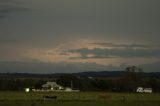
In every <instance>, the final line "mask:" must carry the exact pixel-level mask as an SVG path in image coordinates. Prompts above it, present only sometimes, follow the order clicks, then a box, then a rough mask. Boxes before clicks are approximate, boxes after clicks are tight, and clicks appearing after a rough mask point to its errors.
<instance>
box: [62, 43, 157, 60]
mask: <svg viewBox="0 0 160 106" xmlns="http://www.w3.org/2000/svg"><path fill="white" fill-rule="evenodd" d="M91 44H92V45H99V46H98V47H95V48H92V49H90V48H80V49H70V50H67V51H64V53H62V55H63V54H67V53H70V55H71V56H72V54H75V53H79V54H80V56H79V57H70V59H93V58H99V59H103V58H132V57H139V58H141V57H143V58H148V57H160V49H159V48H156V47H152V46H149V45H142V44H131V45H128V44H114V43H91ZM104 46H105V47H106V48H104ZM107 47H109V48H107Z"/></svg>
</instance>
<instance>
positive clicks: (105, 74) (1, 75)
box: [0, 71, 160, 78]
mask: <svg viewBox="0 0 160 106" xmlns="http://www.w3.org/2000/svg"><path fill="white" fill-rule="evenodd" d="M123 73H124V71H97V72H94V71H90V72H79V73H68V74H67V73H55V74H32V73H0V78H57V77H60V76H62V75H75V76H78V77H94V78H96V77H108V78H112V77H119V76H121V75H122V74H123ZM143 74H144V75H145V76H148V77H160V72H150V73H146V72H144V73H143Z"/></svg>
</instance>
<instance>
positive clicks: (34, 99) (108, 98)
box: [0, 92, 160, 106]
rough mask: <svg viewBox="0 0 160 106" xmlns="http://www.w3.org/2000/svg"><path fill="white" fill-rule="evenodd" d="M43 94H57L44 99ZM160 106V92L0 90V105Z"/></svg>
mask: <svg viewBox="0 0 160 106" xmlns="http://www.w3.org/2000/svg"><path fill="white" fill-rule="evenodd" d="M43 96H57V99H51V100H48V99H44V98H43ZM53 105H54V106H75V105H76V106H106V105H108V106H151V105H152V106H160V94H159V93H152V94H145V93H139V94H138V93H110V92H74V93H70V92H36V93H35V92H29V93H25V92H0V106H53Z"/></svg>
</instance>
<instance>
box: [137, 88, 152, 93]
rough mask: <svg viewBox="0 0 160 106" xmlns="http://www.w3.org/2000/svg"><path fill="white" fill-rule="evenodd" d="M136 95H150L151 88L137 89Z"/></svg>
mask: <svg viewBox="0 0 160 106" xmlns="http://www.w3.org/2000/svg"><path fill="white" fill-rule="evenodd" d="M137 92H138V93H143V92H144V93H152V88H143V87H138V88H137Z"/></svg>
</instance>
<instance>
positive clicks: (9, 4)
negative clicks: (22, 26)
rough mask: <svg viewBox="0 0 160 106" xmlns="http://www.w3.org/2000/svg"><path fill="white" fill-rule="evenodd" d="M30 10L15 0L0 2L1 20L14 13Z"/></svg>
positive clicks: (0, 0)
mask: <svg viewBox="0 0 160 106" xmlns="http://www.w3.org/2000/svg"><path fill="white" fill-rule="evenodd" d="M29 10H30V9H28V8H26V7H23V5H21V3H20V2H18V1H13V0H0V18H5V17H7V16H8V14H10V13H13V12H24V11H29Z"/></svg>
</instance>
